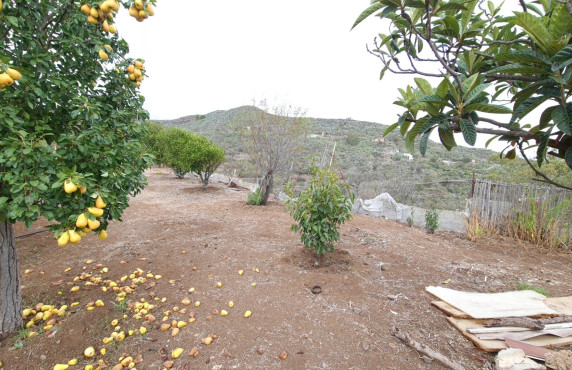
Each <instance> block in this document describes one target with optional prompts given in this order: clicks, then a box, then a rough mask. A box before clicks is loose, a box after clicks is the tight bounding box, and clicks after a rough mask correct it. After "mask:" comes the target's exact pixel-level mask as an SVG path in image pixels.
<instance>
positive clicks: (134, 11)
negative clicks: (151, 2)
mask: <svg viewBox="0 0 572 370" xmlns="http://www.w3.org/2000/svg"><path fill="white" fill-rule="evenodd" d="M129 15H130V16H132V17H133V18H137V17H138V16H139V10H137V8H136V7H134V6H132V7H131V8H129Z"/></svg>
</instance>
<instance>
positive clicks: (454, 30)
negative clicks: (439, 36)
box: [443, 3, 459, 37]
mask: <svg viewBox="0 0 572 370" xmlns="http://www.w3.org/2000/svg"><path fill="white" fill-rule="evenodd" d="M449 4H451V3H449ZM443 24H444V25H445V29H446V30H449V31H450V32H451V34H452V35H453V36H455V37H459V22H458V21H457V19H455V17H453V16H452V15H448V16H446V17H445V18H443Z"/></svg>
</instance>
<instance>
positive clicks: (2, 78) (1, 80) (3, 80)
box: [0, 72, 14, 87]
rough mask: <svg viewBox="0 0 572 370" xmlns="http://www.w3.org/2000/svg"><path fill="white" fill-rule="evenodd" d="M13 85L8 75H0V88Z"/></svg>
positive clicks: (12, 80)
mask: <svg viewBox="0 0 572 370" xmlns="http://www.w3.org/2000/svg"><path fill="white" fill-rule="evenodd" d="M13 83H14V79H13V78H12V77H10V75H9V74H8V73H5V72H4V73H0V87H4V86H10V85H12V84H13Z"/></svg>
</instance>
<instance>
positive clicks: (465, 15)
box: [461, 0, 478, 34]
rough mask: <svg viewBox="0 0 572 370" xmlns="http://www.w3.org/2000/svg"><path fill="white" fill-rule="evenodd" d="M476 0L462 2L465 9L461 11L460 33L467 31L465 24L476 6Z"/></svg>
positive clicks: (469, 19)
mask: <svg viewBox="0 0 572 370" xmlns="http://www.w3.org/2000/svg"><path fill="white" fill-rule="evenodd" d="M477 3H478V0H471V1H467V2H465V3H464V6H465V8H467V9H466V10H465V11H463V12H462V13H461V33H462V34H464V33H465V31H467V26H468V25H469V22H470V21H471V17H472V16H473V12H474V11H475V7H476V6H477Z"/></svg>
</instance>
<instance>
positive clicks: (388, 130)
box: [383, 122, 399, 137]
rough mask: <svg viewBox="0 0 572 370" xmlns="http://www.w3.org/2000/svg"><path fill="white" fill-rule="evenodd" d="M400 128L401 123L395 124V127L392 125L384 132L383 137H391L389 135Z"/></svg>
mask: <svg viewBox="0 0 572 370" xmlns="http://www.w3.org/2000/svg"><path fill="white" fill-rule="evenodd" d="M398 127H399V123H397V122H395V123H394V124H393V125H391V126H389V127H388V128H386V129H385V131H384V132H383V137H386V136H387V135H389V133H390V132H391V131H393V130H395V129H396V128H398Z"/></svg>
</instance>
